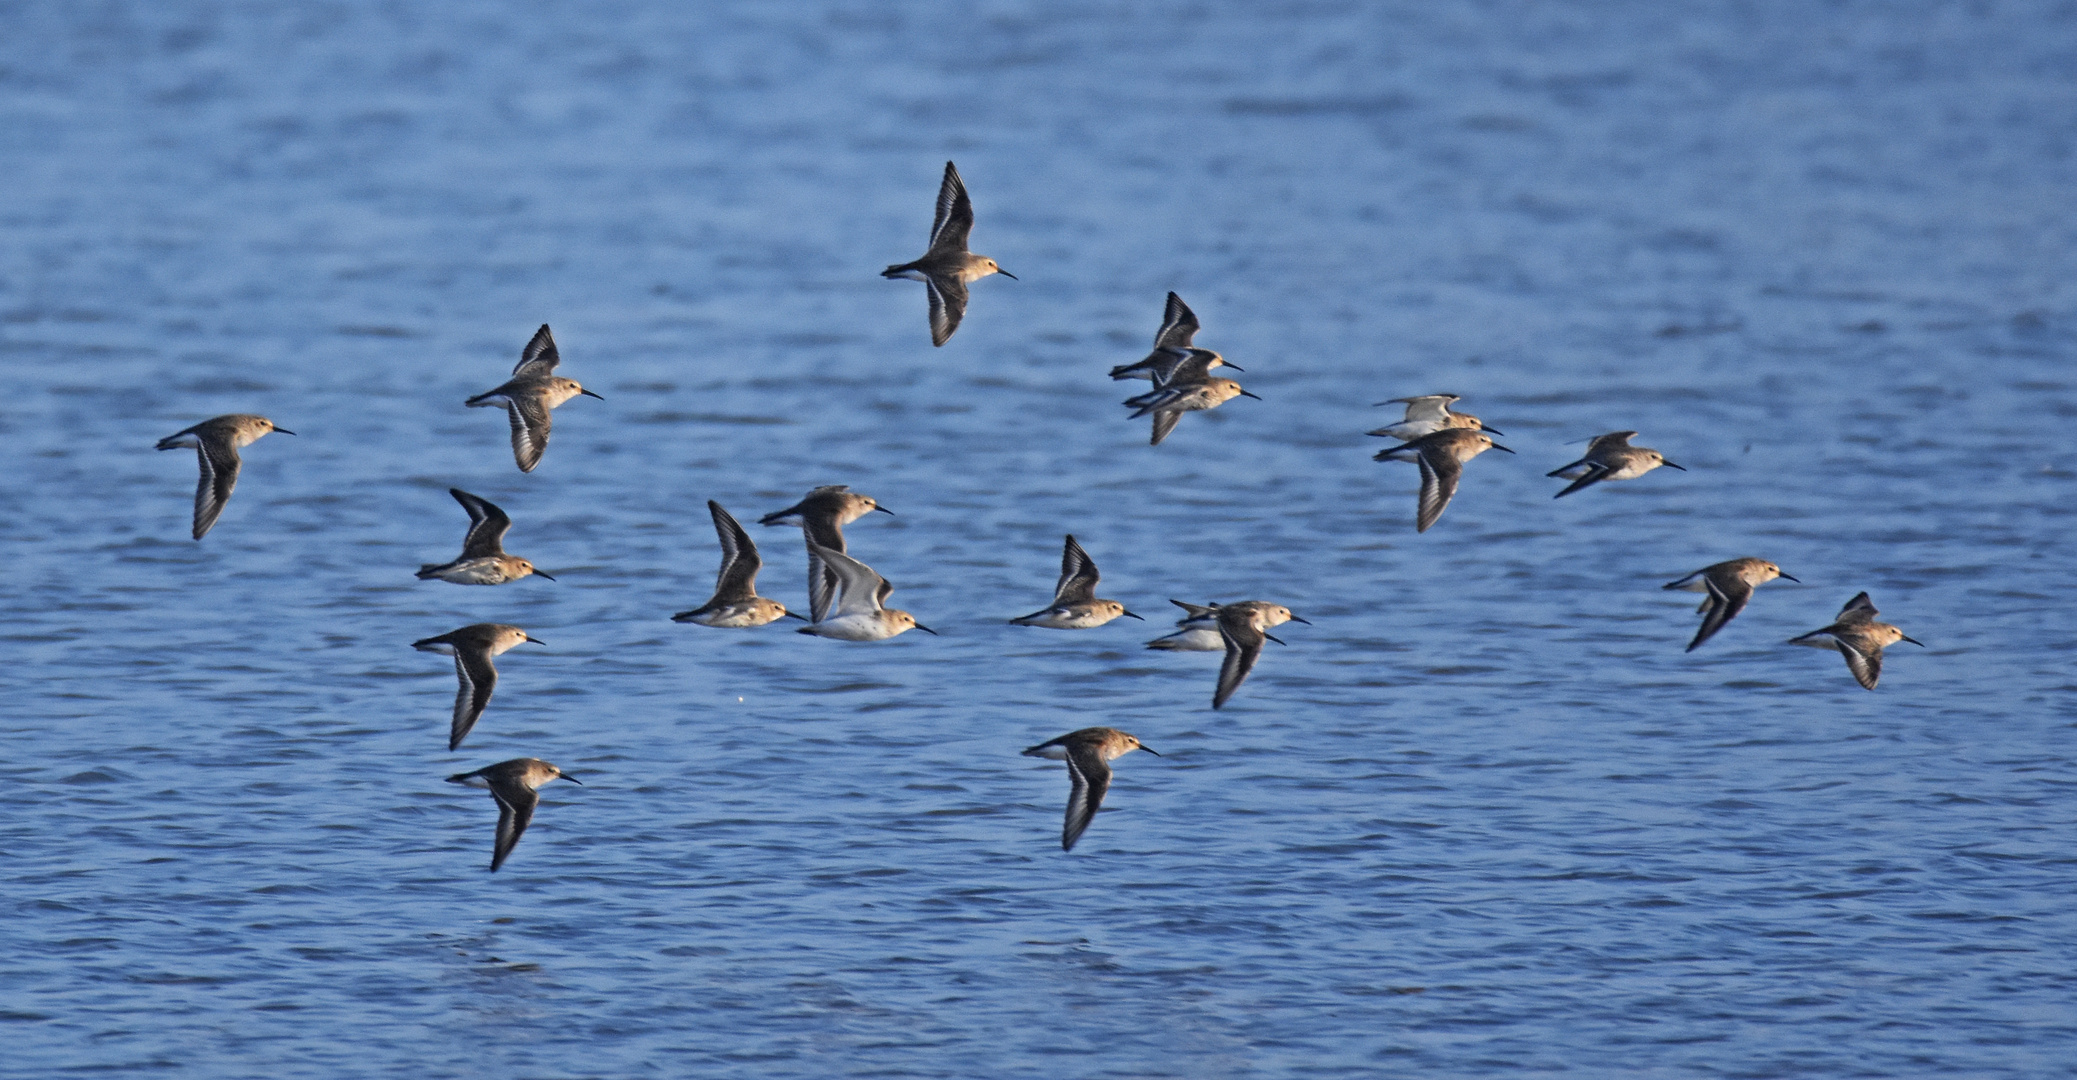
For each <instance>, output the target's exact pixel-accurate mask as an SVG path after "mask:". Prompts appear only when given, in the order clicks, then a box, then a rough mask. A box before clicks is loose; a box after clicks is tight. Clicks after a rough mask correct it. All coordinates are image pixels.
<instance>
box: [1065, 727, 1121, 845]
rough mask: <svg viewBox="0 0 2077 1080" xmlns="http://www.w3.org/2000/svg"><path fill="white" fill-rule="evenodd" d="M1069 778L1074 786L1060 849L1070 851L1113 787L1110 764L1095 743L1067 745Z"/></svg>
mask: <svg viewBox="0 0 2077 1080" xmlns="http://www.w3.org/2000/svg"><path fill="white" fill-rule="evenodd" d="M1067 778H1068V780H1069V781H1070V782H1072V783H1073V785H1074V786H1073V787H1072V788H1070V789H1069V790H1068V793H1067V820H1065V821H1063V822H1062V823H1061V825H1060V850H1062V851H1071V850H1073V849H1074V846H1075V841H1077V840H1080V839H1081V838H1082V831H1083V830H1085V829H1087V828H1088V827H1089V822H1090V819H1092V818H1094V817H1095V816H1096V811H1097V808H1098V807H1101V806H1102V805H1103V795H1104V792H1107V791H1109V790H1110V789H1111V763H1110V762H1108V761H1105V760H1104V759H1103V750H1102V749H1101V748H1100V747H1099V746H1098V745H1097V744H1096V743H1094V742H1081V743H1074V744H1070V745H1069V746H1068V748H1067Z"/></svg>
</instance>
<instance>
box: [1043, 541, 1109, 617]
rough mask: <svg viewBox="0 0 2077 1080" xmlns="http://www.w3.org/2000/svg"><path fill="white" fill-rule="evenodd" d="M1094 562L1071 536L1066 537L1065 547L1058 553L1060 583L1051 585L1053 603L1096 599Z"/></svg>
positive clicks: (1074, 602)
mask: <svg viewBox="0 0 2077 1080" xmlns="http://www.w3.org/2000/svg"><path fill="white" fill-rule="evenodd" d="M1097 580H1098V575H1097V573H1096V563H1095V562H1094V561H1092V560H1091V559H1090V558H1089V553H1088V552H1086V551H1083V550H1082V545H1080V544H1078V543H1076V542H1075V538H1074V537H1073V536H1069V537H1068V538H1067V547H1066V548H1065V549H1064V550H1063V551H1062V552H1061V553H1060V583H1059V584H1057V585H1055V586H1053V603H1054V605H1055V606H1059V605H1063V604H1078V603H1081V602H1082V601H1084V600H1094V599H1096V582H1097Z"/></svg>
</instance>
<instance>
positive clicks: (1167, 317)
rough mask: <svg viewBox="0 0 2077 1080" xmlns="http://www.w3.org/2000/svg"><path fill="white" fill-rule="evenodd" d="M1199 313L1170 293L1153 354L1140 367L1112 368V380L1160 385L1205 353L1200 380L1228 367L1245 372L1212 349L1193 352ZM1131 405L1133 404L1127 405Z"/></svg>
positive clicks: (1128, 365) (1201, 362)
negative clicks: (1197, 356)
mask: <svg viewBox="0 0 2077 1080" xmlns="http://www.w3.org/2000/svg"><path fill="white" fill-rule="evenodd" d="M1197 331H1198V323H1197V313H1196V312H1193V311H1191V310H1190V305H1188V304H1185V303H1183V298H1182V297H1180V296H1177V295H1176V294H1174V293H1169V294H1168V310H1167V311H1166V313H1164V314H1163V315H1162V318H1161V329H1159V330H1157V331H1155V332H1154V351H1153V352H1150V353H1148V354H1147V357H1146V359H1144V360H1141V361H1140V362H1139V363H1137V364H1120V365H1119V366H1117V367H1114V368H1112V369H1111V378H1113V379H1152V380H1153V381H1154V385H1156V386H1159V385H1161V384H1162V383H1165V382H1171V381H1173V380H1174V379H1175V377H1176V369H1177V368H1178V367H1179V366H1180V365H1182V364H1183V362H1184V361H1186V360H1189V359H1191V357H1192V356H1193V355H1196V354H1202V358H1201V359H1200V365H1201V367H1200V370H1198V372H1197V377H1199V378H1202V377H1203V376H1204V375H1205V373H1206V372H1209V371H1210V370H1211V369H1212V368H1215V367H1220V366H1225V367H1230V368H1232V369H1233V370H1235V371H1242V370H1245V369H1244V368H1242V367H1241V366H1240V365H1239V364H1233V363H1228V362H1227V360H1226V358H1225V357H1223V356H1220V355H1219V354H1218V353H1215V352H1213V351H1211V350H1210V349H1194V348H1192V347H1191V345H1190V342H1191V341H1192V340H1193V339H1195V338H1196V337H1197ZM1127 404H1131V402H1127Z"/></svg>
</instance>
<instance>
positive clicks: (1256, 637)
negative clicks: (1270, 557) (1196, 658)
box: [1212, 600, 1312, 709]
mask: <svg viewBox="0 0 2077 1080" xmlns="http://www.w3.org/2000/svg"><path fill="white" fill-rule="evenodd" d="M1287 622H1298V623H1305V625H1307V626H1311V625H1312V623H1310V622H1307V621H1306V620H1304V619H1301V618H1299V617H1298V616H1296V615H1293V614H1291V609H1290V608H1287V607H1284V606H1282V605H1280V604H1271V603H1268V602H1266V601H1262V600H1242V601H1240V602H1239V603H1234V604H1221V605H1219V636H1220V637H1221V638H1222V639H1224V640H1225V642H1226V660H1225V662H1224V663H1222V664H1220V665H1219V687H1218V689H1217V690H1216V691H1214V692H1213V694H1212V708H1214V709H1217V708H1219V707H1221V706H1223V705H1225V704H1226V702H1227V701H1228V700H1229V699H1230V698H1232V697H1233V692H1234V691H1235V690H1238V689H1240V684H1241V683H1243V682H1245V681H1247V677H1248V673H1249V672H1251V671H1253V670H1255V661H1256V660H1258V659H1261V657H1262V643H1263V642H1265V641H1274V642H1276V643H1277V644H1279V645H1282V644H1283V643H1284V642H1283V639H1281V638H1279V637H1277V636H1276V635H1274V634H1272V633H1270V632H1269V628H1270V627H1272V626H1282V625H1283V624H1285V623H1287Z"/></svg>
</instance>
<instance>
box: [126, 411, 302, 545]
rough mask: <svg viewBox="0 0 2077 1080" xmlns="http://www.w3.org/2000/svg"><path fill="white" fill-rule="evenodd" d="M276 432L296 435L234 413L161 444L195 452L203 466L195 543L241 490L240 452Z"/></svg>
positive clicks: (268, 422) (197, 496)
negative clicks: (232, 491) (232, 495)
mask: <svg viewBox="0 0 2077 1080" xmlns="http://www.w3.org/2000/svg"><path fill="white" fill-rule="evenodd" d="M275 431H278V432H281V433H282V434H283V435H294V434H295V432H293V431H290V430H289V429H287V428H280V427H275V426H274V421H272V420H269V419H267V418H266V417H264V416H253V415H250V414H248V413H231V414H230V415H228V416H219V417H217V418H215V419H213V420H204V421H202V422H201V423H199V424H196V425H195V426H194V427H191V428H188V429H186V430H184V431H179V432H175V433H174V434H172V435H168V436H166V437H165V438H163V439H160V440H159V449H161V450H194V451H195V457H196V458H198V459H200V461H201V463H202V477H201V479H200V480H199V481H197V482H196V484H195V539H197V540H200V539H202V537H203V536H205V535H207V534H208V532H209V530H210V527H211V526H214V525H215V524H216V519H217V516H218V515H220V514H222V513H223V512H224V504H225V503H227V502H229V501H230V499H231V489H233V488H235V487H237V486H238V467H239V465H240V464H241V462H240V461H239V458H238V448H239V447H241V446H251V445H252V444H253V443H254V442H255V441H257V440H258V439H259V438H260V437H261V436H263V435H266V434H268V433H269V432H275Z"/></svg>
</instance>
